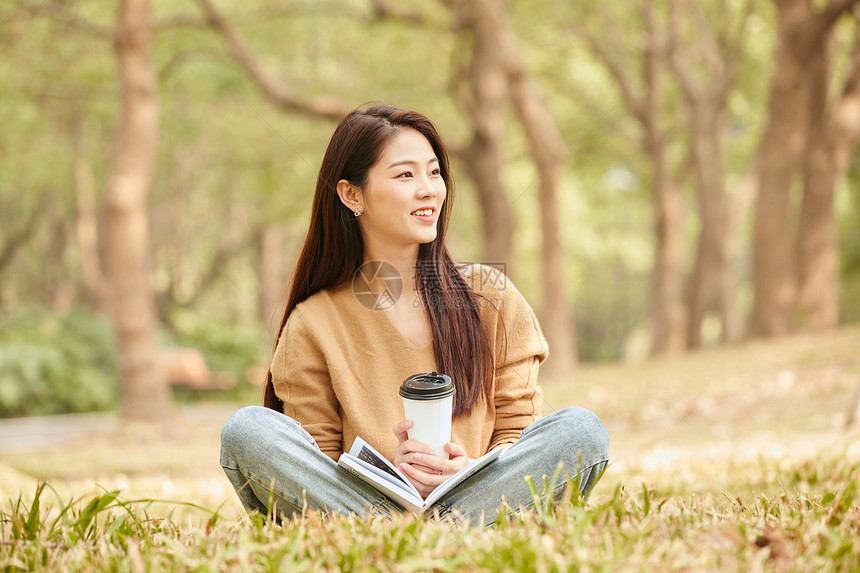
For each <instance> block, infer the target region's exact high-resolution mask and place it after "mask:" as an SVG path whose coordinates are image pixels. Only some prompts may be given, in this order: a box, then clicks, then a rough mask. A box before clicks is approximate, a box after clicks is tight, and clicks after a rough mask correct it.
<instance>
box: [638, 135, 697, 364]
mask: <svg viewBox="0 0 860 573" xmlns="http://www.w3.org/2000/svg"><path fill="white" fill-rule="evenodd" d="M646 148H647V150H648V154H649V156H650V157H651V166H652V169H653V175H652V181H653V186H654V195H655V200H654V235H655V256H654V275H653V279H652V280H653V286H652V288H653V295H652V297H651V298H652V300H653V308H652V310H651V322H652V325H651V328H652V336H651V354H652V355H661V354H675V353H677V352H682V351H683V350H684V349H685V348H686V347H687V340H686V338H687V337H686V328H685V325H686V318H687V312H686V308H685V305H684V279H683V269H682V267H681V255H682V251H681V247H682V245H681V218H682V210H683V207H682V204H681V195H680V192H679V190H678V188H677V186H676V185H675V182H674V181H672V180H671V178H670V177H669V174H668V166H667V165H666V163H667V160H666V149H665V143H664V141H663V139H662V137H661V136H659V135H658V134H655V133H652V134H650V135H649V137H648V144H647V145H646Z"/></svg>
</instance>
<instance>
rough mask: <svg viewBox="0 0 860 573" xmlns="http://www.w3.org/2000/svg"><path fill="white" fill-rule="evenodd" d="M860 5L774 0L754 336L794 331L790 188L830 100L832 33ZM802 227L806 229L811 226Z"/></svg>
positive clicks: (827, 212) (809, 206)
mask: <svg viewBox="0 0 860 573" xmlns="http://www.w3.org/2000/svg"><path fill="white" fill-rule="evenodd" d="M856 3H857V0H829V1H828V2H827V3H826V4H824V5H823V6H821V7H818V6H813V2H812V0H774V5H775V6H776V13H777V18H776V20H777V32H778V41H777V45H776V49H775V56H774V67H773V75H772V77H771V84H770V95H769V99H768V112H769V115H768V122H767V126H766V127H765V131H764V135H763V137H762V141H761V143H760V145H759V151H758V157H759V161H760V163H759V169H758V175H759V178H758V196H757V201H756V213H755V227H754V236H753V307H752V312H751V316H750V334H752V335H753V336H778V335H782V334H786V333H788V332H790V330H791V328H792V315H793V312H794V309H795V308H796V304H797V290H798V289H797V280H796V276H797V275H796V272H797V271H796V268H797V267H796V257H795V256H793V255H794V251H793V249H792V245H794V244H796V243H795V241H794V240H793V237H792V229H793V228H796V225H794V224H793V221H794V220H795V218H794V217H792V210H791V190H792V188H793V187H794V186H795V182H796V180H797V179H798V177H800V174H801V170H802V169H803V168H804V157H805V156H806V153H807V149H808V148H809V147H808V146H809V141H810V135H811V134H810V127H811V125H813V124H815V125H818V124H819V123H820V122H821V121H822V116H821V112H820V111H816V110H817V109H818V110H820V107H821V104H820V103H816V102H819V101H821V98H822V97H824V96H823V94H822V93H821V91H820V90H821V89H826V82H825V83H823V84H822V83H820V82H822V81H824V80H826V78H827V71H826V69H827V62H828V61H829V58H830V56H829V54H830V47H829V45H830V43H831V38H832V35H833V31H834V29H835V26H836V24H837V22H838V21H839V19H840V17H841V16H842V15H843V14H844V13H845V12H846V11H847V10H849V9H850V8H851V7H852V6H853V5H855V4H856ZM822 86H823V87H822ZM815 129H819V128H817V127H816V128H815ZM815 137H816V136H813V138H815ZM818 137H820V136H818ZM819 144H820V141H816V142H815V146H816V147H817V146H819ZM830 193H832V191H831V192H825V193H823V194H822V195H812V194H811V193H807V201H806V205H805V206H804V207H805V209H806V210H807V211H811V210H817V207H816V204H818V203H819V202H820V201H823V202H824V203H827V202H828V201H830V200H831V199H829V198H828V196H829V195H830ZM810 201H811V203H810ZM821 216H822V217H823V218H824V219H832V209H828V208H827V207H823V208H822V215H821ZM815 217H816V218H817V217H818V215H816V216H815ZM820 225H821V222H820V221H817V222H815V223H813V227H814V228H820ZM807 229H808V225H807ZM803 232H804V233H808V230H805V231H803ZM802 234H803V233H801V236H802ZM824 234H825V235H826V234H827V232H826V231H825V232H824ZM804 242H805V240H804ZM825 244H830V245H832V242H830V241H829V239H828V240H827V241H825ZM827 249H829V250H832V249H830V247H826V250H827ZM828 256H830V255H828ZM819 260H820V259H819ZM825 264H830V263H825ZM828 272H829V271H828ZM829 320H832V317H831V318H830V319H829Z"/></svg>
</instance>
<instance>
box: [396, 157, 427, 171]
mask: <svg viewBox="0 0 860 573" xmlns="http://www.w3.org/2000/svg"><path fill="white" fill-rule="evenodd" d="M431 163H439V158H438V157H433V158H431V159H429V160H428V161H427V164H428V165H429V164H431ZM400 165H409V166H413V165H418V161H413V160H411V159H406V160H404V161H395V162H394V163H392V164H391V165H389V166H388V169H391V168H392V167H399V166H400Z"/></svg>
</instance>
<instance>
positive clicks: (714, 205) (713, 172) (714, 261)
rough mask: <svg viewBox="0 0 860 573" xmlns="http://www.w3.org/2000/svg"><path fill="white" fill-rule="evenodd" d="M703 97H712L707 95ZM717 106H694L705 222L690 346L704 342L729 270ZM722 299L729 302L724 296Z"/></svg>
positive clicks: (692, 291) (693, 284) (693, 286)
mask: <svg viewBox="0 0 860 573" xmlns="http://www.w3.org/2000/svg"><path fill="white" fill-rule="evenodd" d="M703 99H705V100H708V99H710V98H708V97H707V96H706V97H705V98H703ZM718 106H719V103H716V105H714V106H711V105H708V104H707V103H705V102H698V103H697V104H696V105H695V108H694V110H693V115H694V116H695V117H694V118H693V121H692V131H693V133H692V137H693V142H692V146H693V162H694V164H695V166H696V180H697V187H698V191H699V215H700V221H701V225H702V226H701V230H700V232H699V244H698V254H697V257H696V262H695V266H694V269H693V275H692V277H691V281H690V288H689V298H688V306H687V308H688V312H689V315H688V317H687V344H688V346H689V347H690V348H698V347H700V346H701V345H702V321H703V320H704V318H705V315H706V313H707V311H708V309H709V308H711V307H712V306H713V305H714V302H716V300H717V294H718V293H719V289H718V285H719V284H720V280H721V277H722V275H723V273H724V272H725V270H726V258H725V253H724V252H723V247H724V245H723V241H722V234H723V232H724V227H723V223H724V216H725V213H724V209H725V206H724V202H725V200H724V196H725V188H724V176H723V144H722V141H721V139H722V134H723V132H724V129H723V128H724V125H723V120H722V113H721V110H720V109H719V107H718ZM721 302H722V304H727V303H728V304H730V302H729V301H725V300H723V301H721ZM720 314H721V315H722V313H720Z"/></svg>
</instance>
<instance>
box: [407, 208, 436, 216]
mask: <svg viewBox="0 0 860 573" xmlns="http://www.w3.org/2000/svg"><path fill="white" fill-rule="evenodd" d="M412 214H413V215H415V216H416V217H432V216H433V215H434V214H436V210H435V209H429V208H427V209H418V210H416V211H412Z"/></svg>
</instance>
